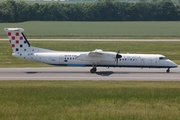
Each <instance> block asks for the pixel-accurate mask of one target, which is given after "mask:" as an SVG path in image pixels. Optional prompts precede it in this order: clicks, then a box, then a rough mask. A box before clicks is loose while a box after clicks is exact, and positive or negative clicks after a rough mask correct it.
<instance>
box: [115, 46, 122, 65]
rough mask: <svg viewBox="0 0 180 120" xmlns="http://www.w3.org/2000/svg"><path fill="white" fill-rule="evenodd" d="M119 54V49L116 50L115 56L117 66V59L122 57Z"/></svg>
mask: <svg viewBox="0 0 180 120" xmlns="http://www.w3.org/2000/svg"><path fill="white" fill-rule="evenodd" d="M119 53H120V49H118V51H117V54H116V64H118V58H121V57H122V55H120V54H119Z"/></svg>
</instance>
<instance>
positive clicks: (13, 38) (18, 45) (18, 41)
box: [4, 28, 32, 53]
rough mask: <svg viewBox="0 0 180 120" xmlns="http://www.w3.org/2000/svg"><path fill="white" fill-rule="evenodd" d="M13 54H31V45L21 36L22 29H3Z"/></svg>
mask: <svg viewBox="0 0 180 120" xmlns="http://www.w3.org/2000/svg"><path fill="white" fill-rule="evenodd" d="M4 31H6V33H7V35H8V38H9V42H10V44H11V47H12V50H13V52H14V53H22V52H30V51H31V52H32V48H31V45H30V44H29V42H28V41H27V39H26V37H25V35H24V34H23V31H24V29H23V28H4Z"/></svg>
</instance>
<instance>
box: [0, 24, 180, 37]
mask: <svg viewBox="0 0 180 120" xmlns="http://www.w3.org/2000/svg"><path fill="white" fill-rule="evenodd" d="M0 26H1V27H0V38H6V36H5V33H4V31H3V29H4V28H5V27H21V28H24V29H25V34H26V36H27V37H28V38H180V30H179V28H180V22H179V21H176V22H43V21H31V22H22V23H0Z"/></svg>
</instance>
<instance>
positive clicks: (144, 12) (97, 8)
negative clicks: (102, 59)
mask: <svg viewBox="0 0 180 120" xmlns="http://www.w3.org/2000/svg"><path fill="white" fill-rule="evenodd" d="M179 20H180V6H179V5H174V4H173V3H172V2H170V1H165V2H163V1H162V2H156V3H148V2H137V3H126V2H118V1H111V0H105V1H102V2H94V3H76V4H62V3H58V2H51V3H34V4H29V3H26V2H23V1H13V0H7V1H3V2H0V22H23V21H179Z"/></svg>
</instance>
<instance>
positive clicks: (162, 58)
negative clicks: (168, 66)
mask: <svg viewBox="0 0 180 120" xmlns="http://www.w3.org/2000/svg"><path fill="white" fill-rule="evenodd" d="M159 60H167V58H166V57H159Z"/></svg>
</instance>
